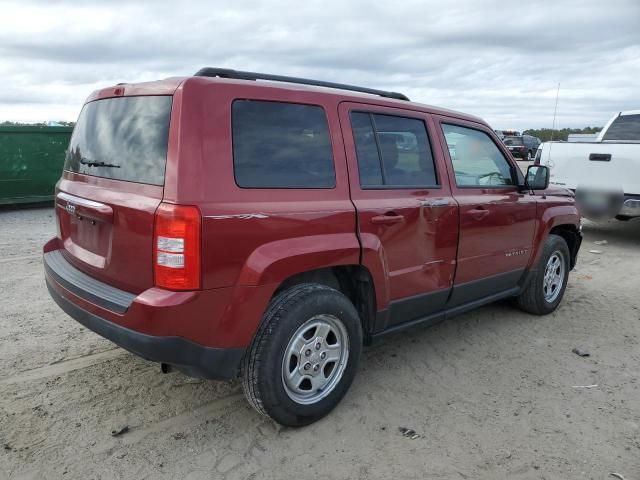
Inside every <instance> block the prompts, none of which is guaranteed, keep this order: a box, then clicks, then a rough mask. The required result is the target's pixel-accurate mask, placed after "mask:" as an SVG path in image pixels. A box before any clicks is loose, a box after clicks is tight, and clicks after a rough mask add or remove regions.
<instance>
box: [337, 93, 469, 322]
mask: <svg viewBox="0 0 640 480" xmlns="http://www.w3.org/2000/svg"><path fill="white" fill-rule="evenodd" d="M431 122H432V121H431V120H430V118H429V117H428V115H425V114H422V113H420V112H412V111H405V110H401V109H395V108H387V107H375V106H371V105H361V104H357V103H343V104H341V106H340V123H341V125H342V131H343V133H344V140H345V146H346V152H347V161H348V167H349V179H350V185H351V198H352V200H353V203H354V205H355V207H356V210H357V215H358V228H359V236H360V240H361V242H362V244H363V245H365V244H366V245H379V250H380V256H381V257H382V261H383V263H384V264H386V268H385V269H384V270H385V271H386V272H388V276H387V278H386V281H387V284H388V289H387V298H383V299H380V298H378V307H379V309H380V307H382V308H381V309H382V310H383V311H384V312H385V314H384V315H382V316H380V317H379V320H378V321H377V324H376V325H375V327H374V328H375V330H376V331H381V330H383V329H385V328H387V327H390V326H393V325H397V324H400V323H405V322H408V321H412V320H417V319H422V318H425V317H428V316H429V315H430V314H433V313H435V312H439V311H440V310H442V308H443V307H444V305H445V303H446V301H447V298H448V296H449V294H450V292H451V285H452V281H453V273H454V269H455V255H456V248H457V236H458V231H457V229H458V225H457V224H458V218H457V207H456V205H455V202H454V200H453V198H452V197H451V191H450V189H449V184H448V181H447V177H446V171H445V168H444V164H443V159H442V151H441V149H440V148H432V142H431V140H430V136H429V134H428V130H429V125H430V124H431V125H433V123H431ZM430 128H431V129H432V128H433V126H431V127H430ZM436 142H437V145H439V141H438V140H436ZM434 153H435V154H434ZM376 294H377V295H380V292H376Z"/></svg>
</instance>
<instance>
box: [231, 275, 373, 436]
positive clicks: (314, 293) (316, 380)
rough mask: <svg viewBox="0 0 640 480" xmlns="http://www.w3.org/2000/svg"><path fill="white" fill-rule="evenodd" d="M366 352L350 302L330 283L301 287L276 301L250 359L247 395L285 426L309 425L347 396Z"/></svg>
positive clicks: (244, 376)
mask: <svg viewBox="0 0 640 480" xmlns="http://www.w3.org/2000/svg"><path fill="white" fill-rule="evenodd" d="M361 350H362V326H361V323H360V318H359V316H358V312H357V311H356V308H355V307H354V306H353V304H352V303H351V302H350V301H349V299H348V298H347V297H346V296H344V295H343V294H342V293H340V292H338V291H337V290H334V289H333V288H330V287H327V286H324V285H319V284H309V283H307V284H301V285H296V286H294V287H291V288H289V289H287V290H285V291H283V292H281V293H279V294H278V295H277V296H276V297H275V298H274V299H273V300H272V301H271V303H270V305H269V308H268V309H267V312H266V313H265V315H264V317H263V320H262V324H261V325H260V328H259V329H258V332H257V333H256V336H255V338H254V339H253V342H252V344H251V346H250V348H249V350H248V351H247V353H246V355H245V358H244V360H243V364H242V380H243V381H242V386H243V389H244V393H245V396H246V397H247V400H248V401H249V403H250V404H251V405H252V406H253V408H255V409H256V410H257V411H258V412H259V413H261V414H263V415H268V416H270V417H271V418H272V419H273V420H275V421H276V422H278V423H280V424H282V425H286V426H291V427H300V426H303V425H308V424H310V423H313V422H315V421H316V420H319V419H320V418H322V417H324V416H325V415H327V414H328V413H329V412H330V411H331V410H333V408H334V407H335V406H336V405H337V404H338V403H339V402H340V400H342V398H343V397H344V395H345V394H346V393H347V390H348V389H349V387H350V386H351V383H352V381H353V378H354V376H355V374H356V371H357V368H358V360H359V357H360V352H361Z"/></svg>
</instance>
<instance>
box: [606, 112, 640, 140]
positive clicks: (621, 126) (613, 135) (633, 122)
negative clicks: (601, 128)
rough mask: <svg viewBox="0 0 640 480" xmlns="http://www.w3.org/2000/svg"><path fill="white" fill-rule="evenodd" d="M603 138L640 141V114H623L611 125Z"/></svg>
mask: <svg viewBox="0 0 640 480" xmlns="http://www.w3.org/2000/svg"><path fill="white" fill-rule="evenodd" d="M602 140H604V141H606V140H620V141H634V142H637V141H640V115H621V116H619V117H618V118H616V119H615V120H614V121H613V123H612V124H611V125H610V126H609V128H608V129H607V131H606V132H605V134H604V137H603V138H602Z"/></svg>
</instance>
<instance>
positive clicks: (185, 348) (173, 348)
mask: <svg viewBox="0 0 640 480" xmlns="http://www.w3.org/2000/svg"><path fill="white" fill-rule="evenodd" d="M46 280H47V288H48V290H49V293H50V294H51V297H52V298H53V300H54V301H55V302H56V303H57V304H58V306H59V307H60V308H62V310H64V311H65V313H67V314H68V315H69V316H70V317H71V318H73V319H74V320H76V321H77V322H79V323H80V324H82V325H84V326H85V327H87V328H88V329H89V330H92V331H94V332H95V333H97V334H98V335H100V336H102V337H104V338H106V339H107V340H111V341H112V342H113V343H115V344H116V345H118V346H120V347H122V348H124V349H125V350H128V351H130V352H131V353H135V354H136V355H138V356H140V357H142V358H144V359H146V360H151V361H152V362H161V363H168V364H171V365H173V366H175V367H176V368H177V369H178V370H180V371H182V372H184V373H186V374H187V375H191V376H192V377H198V378H211V379H230V378H235V377H237V376H238V372H239V368H240V361H241V360H242V356H243V355H244V349H243V348H213V347H205V346H202V345H198V344H197V343H193V342H191V341H189V340H186V339H184V338H181V337H157V336H153V335H146V334H144V333H140V332H136V331H134V330H130V329H128V328H125V327H123V326H121V325H118V324H116V323H112V322H110V321H108V320H105V319H104V318H101V317H99V316H97V315H94V314H93V313H91V312H88V311H86V310H83V309H82V308H80V307H79V306H78V305H76V304H74V303H72V302H71V301H69V300H67V299H66V298H65V297H63V296H62V295H61V294H60V293H58V291H57V290H56V289H55V288H53V286H52V285H51V277H49V276H47V279H46Z"/></svg>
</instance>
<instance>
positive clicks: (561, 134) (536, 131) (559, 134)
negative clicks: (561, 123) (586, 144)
mask: <svg viewBox="0 0 640 480" xmlns="http://www.w3.org/2000/svg"><path fill="white" fill-rule="evenodd" d="M602 128H603V127H584V128H561V129H555V130H554V129H552V128H529V129H527V130H525V131H524V132H522V133H523V134H526V135H531V136H532V137H538V138H539V139H540V140H542V141H543V142H548V141H549V140H564V141H565V142H566V141H567V138H568V137H569V134H570V133H598V132H599V131H600V130H602Z"/></svg>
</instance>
